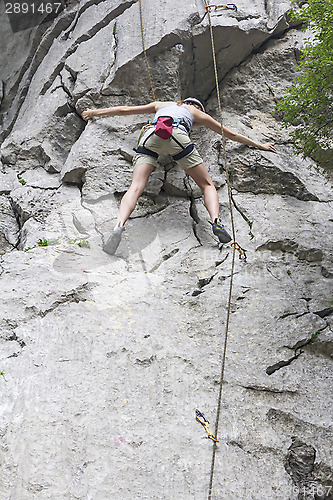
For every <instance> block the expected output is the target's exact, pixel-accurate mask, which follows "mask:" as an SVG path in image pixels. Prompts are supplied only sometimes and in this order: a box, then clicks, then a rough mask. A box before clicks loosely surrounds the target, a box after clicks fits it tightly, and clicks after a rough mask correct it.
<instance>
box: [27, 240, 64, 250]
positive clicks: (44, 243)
mask: <svg viewBox="0 0 333 500" xmlns="http://www.w3.org/2000/svg"><path fill="white" fill-rule="evenodd" d="M59 243H60V241H59V238H58V239H56V240H46V239H44V240H42V239H39V240H38V241H37V244H36V245H34V246H33V247H27V248H26V249H25V250H24V251H25V252H28V251H29V250H32V249H33V248H37V247H49V246H52V245H59Z"/></svg>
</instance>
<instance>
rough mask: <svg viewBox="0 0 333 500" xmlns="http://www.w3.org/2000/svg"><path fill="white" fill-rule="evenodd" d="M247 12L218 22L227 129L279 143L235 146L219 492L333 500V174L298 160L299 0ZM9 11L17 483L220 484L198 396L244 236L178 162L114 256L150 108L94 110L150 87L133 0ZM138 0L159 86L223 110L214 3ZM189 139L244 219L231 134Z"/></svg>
mask: <svg viewBox="0 0 333 500" xmlns="http://www.w3.org/2000/svg"><path fill="white" fill-rule="evenodd" d="M237 6H238V11H237V12H224V11H218V12H216V13H215V14H213V15H212V18H213V25H214V36H215V43H216V54H217V61H218V70H219V77H220V80H221V90H222V92H221V93H222V100H223V108H224V121H225V125H227V126H228V127H230V128H232V129H234V130H236V131H238V132H239V133H242V134H244V135H246V136H248V137H251V138H253V139H254V140H258V141H261V142H267V141H273V142H275V144H276V147H277V149H278V151H279V154H278V155H273V154H272V153H267V152H264V151H259V150H254V149H251V148H247V147H245V146H242V145H240V144H236V143H228V144H227V154H228V162H229V168H230V172H231V182H232V192H233V210H234V216H235V223H236V230H237V241H238V242H239V243H240V245H241V246H242V247H244V248H245V249H246V251H247V252H246V253H247V261H246V262H244V261H237V263H236V270H235V277H234V292H233V298H232V309H231V319H230V328H229V330H230V332H229V340H228V342H229V343H228V352H227V361H226V372H225V386H224V391H223V399H222V407H221V421H220V435H219V440H220V443H219V445H218V449H217V455H216V463H215V475H214V484H213V498H214V499H225V500H229V499H236V498H237V499H241V498H244V499H245V498H246V499H255V500H257V499H262V498H265V499H268V500H286V499H312V500H314V499H322V498H333V497H332V490H331V488H332V474H333V457H332V449H333V442H332V419H331V417H332V404H331V402H332V356H333V348H332V345H333V344H332V312H333V302H332V300H333V296H332V278H333V262H332V255H331V247H332V237H331V235H332V226H333V213H332V198H333V196H332V186H331V184H330V183H329V181H328V180H327V179H326V178H325V176H324V175H323V173H322V172H321V171H320V170H319V169H318V168H317V167H316V165H314V164H311V162H309V161H304V160H302V159H300V158H299V157H296V156H294V155H293V154H292V145H291V144H290V140H289V138H288V135H287V133H286V131H285V130H283V129H282V128H281V122H280V121H279V116H278V115H277V114H276V112H275V108H274V107H275V104H276V102H277V101H278V99H279V98H280V97H281V96H282V94H283V92H284V90H285V88H286V87H287V86H288V85H289V84H290V83H291V81H292V78H293V74H294V67H295V65H296V64H297V59H298V58H299V49H300V47H301V43H302V38H303V37H304V34H303V33H302V32H301V31H300V30H299V28H298V27H297V26H292V25H289V24H288V22H287V16H286V12H287V10H288V8H289V4H288V2H277V1H268V2H254V3H250V4H249V3H248V2H245V1H241V2H238V3H237ZM0 8H1V29H2V33H3V37H4V39H5V40H6V47H5V49H4V50H3V51H2V54H1V56H0V58H1V59H0V63H1V68H2V76H1V80H2V82H3V84H2V91H1V99H2V102H1V138H2V145H1V165H0V189H1V191H0V204H1V208H2V210H1V219H0V253H1V262H0V272H1V284H2V285H1V287H2V293H1V296H2V301H1V302H2V305H1V333H0V372H1V376H0V394H1V419H0V498H1V500H30V499H41V500H44V499H52V500H55V499H82V500H109V499H110V498H112V499H114V500H127V499H134V498H135V499H142V500H144V499H147V500H148V499H149V500H152V499H163V500H170V499H175V498H177V499H180V500H190V499H191V500H201V499H202V498H206V497H207V495H208V483H209V473H210V461H211V456H212V442H211V441H209V440H207V439H206V433H205V431H204V429H203V428H202V427H201V426H200V425H199V424H198V423H197V422H196V421H195V413H194V410H195V409H196V408H199V409H200V410H201V411H202V412H204V414H205V415H206V416H207V417H208V418H209V420H210V421H211V425H212V427H214V421H215V417H216V405H217V396H218V386H219V375H220V362H221V350H222V344H223V332H224V324H225V318H226V304H227V294H228V290H229V282H230V265H231V253H232V249H231V247H230V246H225V247H224V248H223V249H221V250H220V249H219V248H218V245H217V242H216V240H215V239H214V237H213V235H212V234H211V229H210V225H209V224H208V222H207V219H208V217H207V213H206V211H205V209H204V206H203V202H202V198H201V193H200V191H199V190H198V188H197V187H196V186H195V185H194V184H193V183H192V182H191V181H190V180H189V179H188V178H187V177H186V176H184V174H183V172H181V171H180V170H179V168H178V167H177V166H176V165H175V164H173V163H170V162H169V160H168V159H166V158H163V159H161V162H160V164H159V165H158V168H157V169H156V171H155V172H154V173H153V175H152V177H151V179H150V180H149V183H148V185H147V188H146V190H145V192H144V194H143V196H142V197H141V198H140V200H139V204H138V207H137V208H136V210H135V212H134V213H133V216H132V217H131V219H130V220H129V221H128V224H127V225H126V231H125V233H124V238H123V241H122V243H121V245H120V247H119V250H118V251H117V254H116V256H114V257H111V256H108V255H107V254H105V253H103V252H102V250H101V247H102V242H103V240H104V239H105V238H106V237H107V236H108V234H109V232H110V230H111V228H112V227H113V223H114V220H115V218H116V214H117V207H118V205H119V200H120V198H121V196H122V195H123V193H124V192H125V191H126V190H127V188H128V187H129V185H130V182H131V176H132V166H131V159H132V156H133V147H134V145H135V142H136V138H137V136H138V133H139V130H140V128H141V127H142V125H143V124H144V123H146V120H147V116H133V117H114V118H103V119H98V120H97V119H96V120H93V121H91V122H89V123H88V124H86V123H85V122H84V121H83V120H82V119H81V116H80V114H81V112H82V111H83V109H85V108H86V107H88V106H89V107H102V106H103V107H105V106H110V105H116V104H125V103H126V104H139V103H143V102H148V101H150V100H151V95H150V88H149V83H148V79H147V73H146V69H145V63H144V58H143V54H142V45H141V30H140V18H139V4H138V1H135V0H128V1H116V0H112V1H107V2H106V1H105V2H103V1H98V0H95V1H90V0H88V1H86V2H81V3H80V4H73V5H72V6H69V7H68V8H67V9H66V10H65V11H63V12H62V13H61V14H60V15H59V16H58V17H57V18H56V19H55V20H54V21H53V22H52V23H49V24H42V25H41V26H39V27H36V28H33V29H30V30H26V31H22V32H18V33H15V34H13V33H12V32H11V30H10V26H9V22H8V19H7V17H6V15H5V13H4V5H3V4H1V5H0ZM143 9H144V23H145V37H146V45H147V50H148V59H149V64H150V68H151V72H152V78H153V82H154V87H155V91H156V97H157V99H159V100H164V99H165V100H170V99H178V98H180V97H185V96H188V95H189V94H190V95H196V96H198V97H199V98H201V99H203V100H205V103H206V106H207V110H208V112H209V113H210V114H212V115H213V116H215V117H216V118H218V113H217V103H216V95H215V89H214V86H215V84H214V75H213V67H212V59H211V47H210V38H209V29H208V20H207V16H204V13H205V11H204V7H203V2H201V1H199V0H192V1H188V2H175V1H173V0H168V1H167V2H166V1H162V2H153V1H152V0H147V1H145V2H143ZM193 140H194V141H195V142H196V144H197V145H198V148H199V149H200V151H201V152H202V154H203V157H204V160H205V163H206V165H207V167H208V169H209V172H210V174H211V176H212V178H213V180H214V183H215V185H216V187H217V189H218V192H219V197H220V205H221V215H222V218H223V220H224V221H225V224H226V225H227V226H230V215H229V207H228V203H227V193H226V185H225V175H224V165H223V159H222V156H223V155H222V154H221V141H220V139H219V137H218V136H217V135H215V134H214V133H213V132H211V131H208V130H205V129H200V128H198V129H196V130H194V132H193ZM249 223H250V225H249ZM250 226H251V227H250ZM249 231H251V235H249ZM43 245H44V246H43Z"/></svg>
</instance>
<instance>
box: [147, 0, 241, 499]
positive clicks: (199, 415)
mask: <svg viewBox="0 0 333 500" xmlns="http://www.w3.org/2000/svg"><path fill="white" fill-rule="evenodd" d="M203 1H204V3H205V9H206V14H208V20H209V30H210V38H211V46H212V55H213V63H214V74H215V83H216V92H217V100H218V108H219V114H220V124H221V133H222V144H223V154H224V165H225V171H226V180H227V187H228V199H229V210H230V218H231V226H232V236H233V240H234V243H233V244H232V248H233V252H232V262H231V276H230V286H229V296H228V306H227V317H226V323H225V335H224V344H223V350H222V361H221V374H220V385H219V395H218V404H217V414H216V421H215V432H214V434H213V433H212V432H211V431H210V428H209V421H208V420H207V419H206V417H205V416H204V415H203V414H202V413H201V412H200V411H199V410H196V420H197V421H198V422H200V423H201V424H202V425H203V427H204V428H205V430H206V432H207V434H208V438H210V439H211V440H212V441H213V454H212V463H211V471H210V481H209V490H208V500H211V498H212V487H213V479H214V468H215V455H216V448H217V443H218V442H219V441H218V439H217V436H218V430H219V421H220V409H221V400H222V390H223V383H224V370H225V364H226V352H227V341H228V329H229V322H230V312H231V299H232V287H233V277H234V268H235V255H236V250H238V252H239V254H240V258H243V259H246V254H245V251H244V249H242V248H241V247H240V246H239V245H238V243H236V231H235V223H234V215H233V209H232V193H231V187H230V175H229V170H228V165H227V154H226V143H225V137H224V133H223V115H222V105H221V98H220V90H219V81H218V73H217V63H216V55H215V44H214V37H213V27H212V20H211V15H210V11H211V8H213V7H214V8H215V10H216V9H218V8H226V9H231V10H237V7H236V5H235V4H226V5H215V4H214V5H209V4H208V3H207V0H203ZM139 3H140V20H141V35H142V47H143V53H144V57H145V61H146V67H147V73H148V77H149V83H150V88H151V91H152V95H153V98H154V101H155V100H156V99H155V92H154V88H153V84H152V78H151V73H150V69H149V64H148V59H147V53H146V48H145V36H144V27H143V13H142V0H140V2H139Z"/></svg>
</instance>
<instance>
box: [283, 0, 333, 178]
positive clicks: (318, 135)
mask: <svg viewBox="0 0 333 500" xmlns="http://www.w3.org/2000/svg"><path fill="white" fill-rule="evenodd" d="M293 4H294V6H295V4H296V2H293ZM292 17H293V18H298V19H301V20H302V21H304V23H305V24H304V25H305V27H308V28H309V29H310V30H311V32H312V33H313V35H314V36H313V38H312V39H310V38H308V39H306V40H305V44H304V47H303V50H302V59H301V62H300V64H299V66H298V67H297V71H298V74H297V76H296V78H295V80H294V82H293V84H292V86H291V87H290V88H289V89H288V90H287V93H286V95H285V97H284V98H283V99H282V100H281V101H280V103H279V104H278V106H277V109H278V110H279V111H282V114H283V120H284V122H285V126H287V125H294V126H295V129H294V130H293V131H292V132H291V136H292V138H293V141H294V146H295V152H296V153H301V154H302V156H303V157H304V158H312V159H314V160H315V161H317V162H318V163H319V164H321V165H322V166H323V167H324V168H326V169H327V170H331V169H332V167H333V29H332V27H333V0H310V2H309V3H307V4H305V6H304V7H302V9H301V10H300V12H296V10H293V11H292Z"/></svg>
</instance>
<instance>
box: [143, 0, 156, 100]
mask: <svg viewBox="0 0 333 500" xmlns="http://www.w3.org/2000/svg"><path fill="white" fill-rule="evenodd" d="M140 22H141V36H142V48H143V54H144V56H145V61H146V67H147V73H148V78H149V83H150V88H151V93H152V94H153V99H154V101H156V99H155V92H154V87H153V82H152V78H151V74H150V69H149V64H148V58H147V52H146V45H145V32H144V28H143V14H142V0H140Z"/></svg>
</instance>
